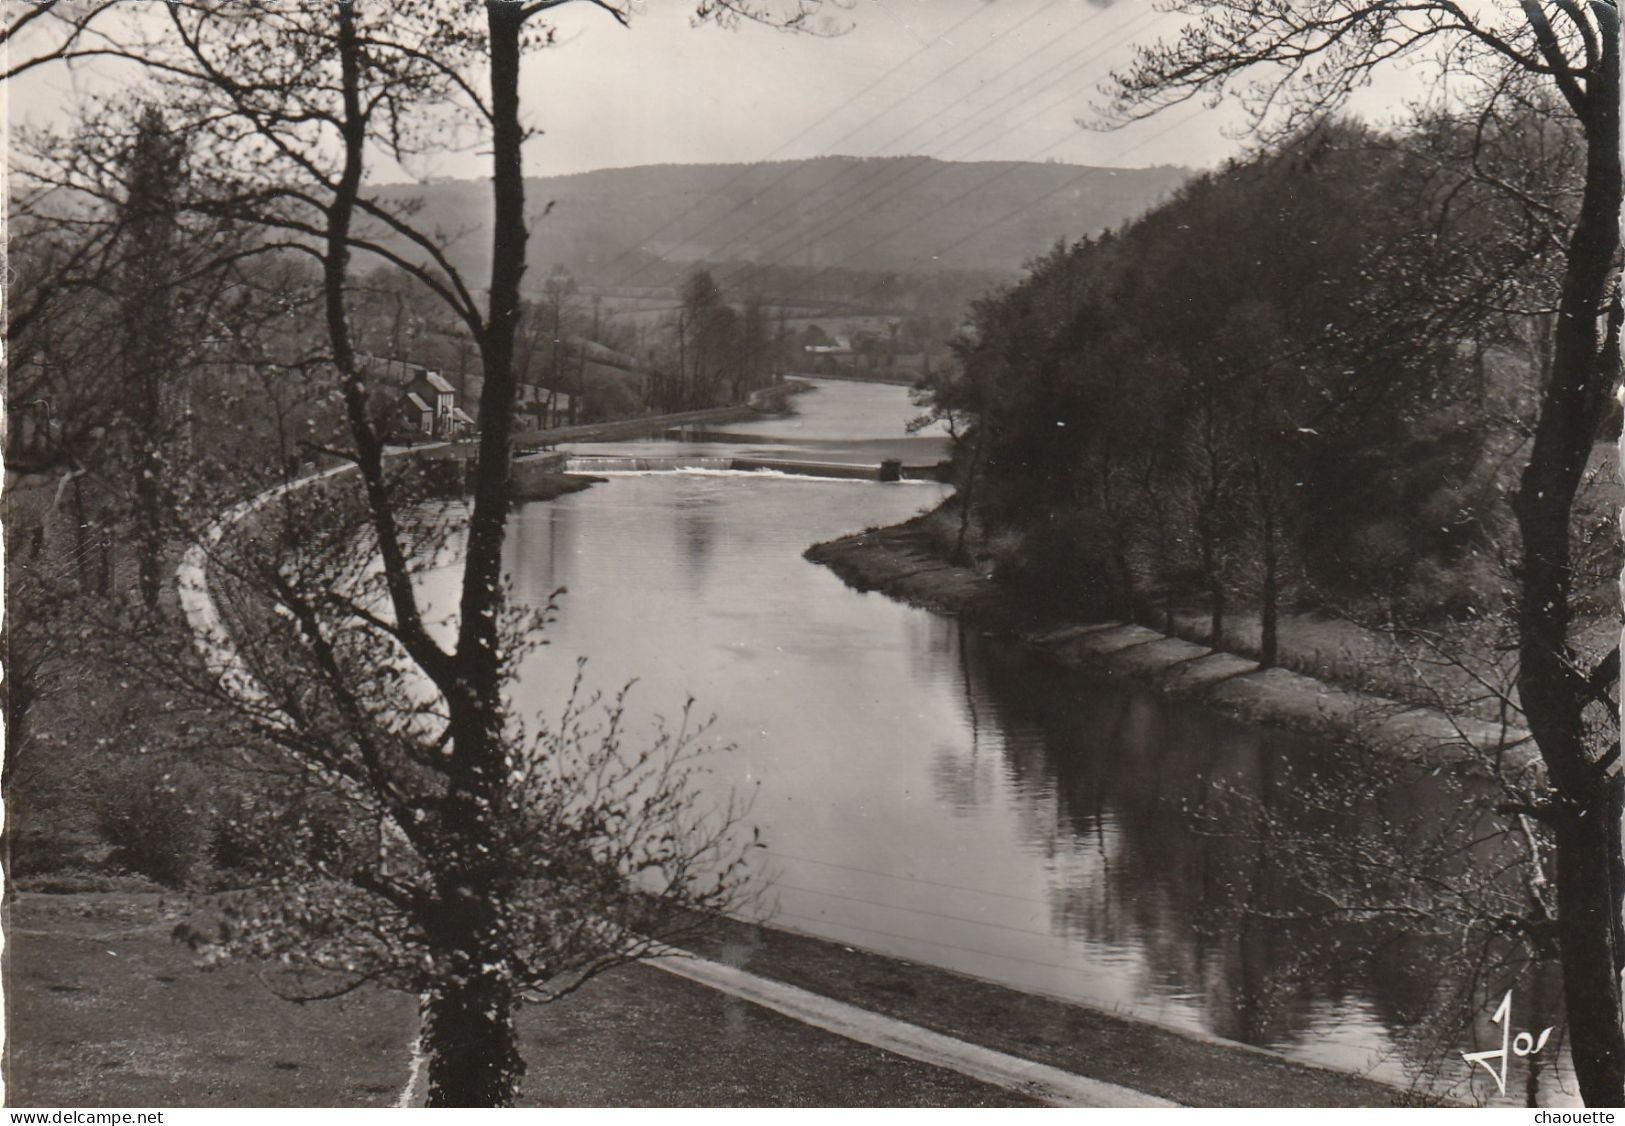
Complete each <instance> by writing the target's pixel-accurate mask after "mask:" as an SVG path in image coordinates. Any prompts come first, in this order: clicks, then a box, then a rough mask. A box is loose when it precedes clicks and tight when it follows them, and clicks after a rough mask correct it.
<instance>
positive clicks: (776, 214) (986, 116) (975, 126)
mask: <svg viewBox="0 0 1625 1126" xmlns="http://www.w3.org/2000/svg"><path fill="white" fill-rule="evenodd" d="M1041 11H1042V9H1041ZM1037 14H1038V13H1036V12H1035V13H1034V15H1037ZM1104 14H1105V9H1101V10H1100V11H1097V12H1095V14H1094V15H1091V16H1088V17H1086V18H1084V19H1083V20H1081V21H1079V22H1078V23H1077V24H1075V25H1073V27H1071V28H1070V29H1068V30H1067V31H1065V32H1063V33H1062V35H1061V37H1060V39H1057V40H1052V41H1050V42H1046V43H1044V44H1042V45H1040V46H1039V47H1038V48H1037V49H1035V50H1033V51H1029V52H1028V53H1027V54H1025V55H1022V56H1021V57H1020V58H1018V59H1016V60H1015V61H1014V62H1012V63H1011V64H1010V65H1009V66H1007V67H1005V68H1004V69H1003V70H1002V71H1000V72H998V73H997V74H995V75H993V76H992V77H991V78H989V79H988V80H987V81H988V82H997V81H999V79H1001V78H1003V77H1004V76H1005V75H1007V74H1009V73H1010V72H1011V71H1013V70H1015V69H1017V68H1018V67H1020V66H1022V65H1023V64H1025V63H1026V62H1028V60H1030V59H1032V58H1034V57H1035V56H1037V55H1039V54H1042V53H1043V52H1044V51H1046V50H1048V49H1049V48H1051V47H1052V46H1054V45H1055V43H1057V42H1060V41H1062V40H1064V39H1065V38H1066V37H1067V36H1070V35H1072V34H1073V33H1074V32H1076V31H1078V30H1080V29H1081V28H1083V27H1085V26H1086V25H1088V24H1089V23H1091V22H1093V21H1094V20H1096V19H1098V18H1100V16H1102V15H1104ZM1150 14H1151V15H1153V16H1156V17H1157V18H1159V19H1160V18H1164V16H1158V15H1157V13H1155V12H1153V13H1150ZM1144 18H1145V17H1144V16H1141V17H1139V18H1138V19H1137V20H1136V21H1133V22H1140V21H1141V20H1143V19H1144ZM1130 26H1132V24H1131V25H1130ZM1012 30H1014V29H1012ZM1126 35H1127V29H1125V32H1124V34H1123V35H1119V36H1118V37H1117V39H1114V40H1109V41H1108V42H1107V43H1106V44H1105V45H1104V46H1103V47H1102V48H1101V49H1100V50H1098V51H1096V52H1094V53H1093V54H1091V55H1088V56H1086V57H1085V58H1084V59H1082V60H1079V59H1076V58H1073V57H1068V58H1065V59H1061V60H1059V61H1057V62H1056V63H1054V64H1052V65H1051V66H1049V67H1047V68H1045V69H1044V70H1043V71H1041V72H1039V74H1038V75H1036V76H1034V77H1032V78H1029V79H1027V80H1026V81H1024V82H1022V83H1020V84H1018V85H1017V86H1016V87H1015V88H1014V89H1012V90H1010V91H1007V92H1006V93H1005V94H1004V95H1002V96H1001V97H999V98H997V99H995V100H994V101H993V102H992V103H991V104H989V105H986V106H983V107H982V108H981V109H979V110H977V111H976V112H975V113H973V114H972V115H971V116H969V117H967V118H964V119H962V120H960V121H958V122H955V123H954V124H952V125H948V126H945V127H944V128H942V129H941V130H940V131H939V132H938V133H937V135H936V136H935V137H933V138H931V140H930V141H929V142H928V143H927V144H928V147H933V148H935V147H937V146H939V145H941V144H943V143H944V141H945V138H947V137H949V136H952V135H953V134H955V133H957V132H958V131H960V130H962V129H964V128H965V127H966V126H967V125H968V126H969V127H970V131H971V133H972V134H973V135H974V134H975V133H976V132H977V131H978V130H980V129H982V128H984V127H985V126H986V125H987V124H989V123H990V121H991V119H992V117H993V111H994V109H995V108H997V107H999V106H1002V105H1003V104H1004V103H1005V102H1006V101H1008V100H1009V99H1010V98H1011V97H1014V96H1015V95H1017V94H1019V93H1021V92H1022V91H1023V90H1025V89H1027V88H1028V87H1029V86H1031V85H1033V83H1035V82H1040V81H1042V80H1043V79H1044V78H1046V77H1047V76H1049V75H1051V74H1053V73H1054V72H1055V70H1056V69H1057V68H1059V67H1061V66H1065V65H1067V64H1069V63H1070V64H1071V65H1072V70H1071V71H1069V72H1068V74H1067V75H1066V76H1065V77H1064V78H1062V79H1057V80H1056V81H1057V82H1059V81H1065V79H1066V78H1070V77H1071V76H1072V75H1073V74H1075V73H1076V72H1077V71H1078V70H1080V69H1082V68H1083V67H1084V66H1086V65H1088V63H1090V62H1092V61H1093V60H1095V59H1096V58H1099V57H1100V55H1101V54H1103V53H1104V52H1105V51H1107V50H1109V49H1110V48H1111V47H1112V46H1115V45H1116V44H1117V43H1118V42H1120V41H1121V40H1122V39H1123V38H1125V37H1126ZM962 61H963V60H962ZM946 74H947V72H944V73H943V74H942V75H938V76H937V77H938V78H939V79H940V78H942V77H944V76H945V75H946ZM1051 85H1053V83H1051ZM1045 88H1048V87H1047V86H1046V87H1045ZM871 120H872V119H871ZM930 120H931V119H930V118H926V119H924V120H922V121H918V122H915V123H914V124H913V125H910V126H908V127H907V128H905V129H904V130H903V131H902V132H900V133H897V134H895V135H893V136H892V137H891V138H889V139H888V140H886V141H883V142H881V143H880V144H879V145H876V146H875V147H874V149H873V151H872V153H871V156H878V155H880V154H881V153H884V152H885V151H886V150H888V149H893V148H896V147H897V146H898V145H899V144H900V143H901V141H902V140H903V139H904V138H905V137H908V136H909V135H910V134H912V133H913V132H915V131H916V130H917V129H919V128H920V127H921V126H922V125H925V124H927V122H929V121H930ZM866 124H867V123H866ZM917 167H918V166H916V165H912V164H910V163H909V162H908V161H907V160H906V159H904V160H903V161H902V162H901V171H900V172H899V171H898V166H897V165H894V164H893V163H892V162H891V161H887V162H886V163H884V164H883V165H882V166H881V167H880V168H878V169H869V170H868V175H866V176H864V177H863V178H862V179H860V180H858V181H857V182H856V183H854V184H850V185H847V186H846V187H844V188H841V189H840V190H838V191H837V192H835V193H834V194H833V195H832V196H831V197H830V198H829V199H827V200H826V201H824V202H823V203H821V204H819V205H818V206H817V207H815V208H814V209H813V211H815V212H816V211H817V210H819V209H822V208H827V207H830V206H832V205H834V204H836V203H837V202H838V201H840V200H841V199H842V198H843V197H844V196H848V195H849V194H850V193H852V192H855V191H858V190H860V189H861V188H863V187H864V186H865V185H866V184H869V183H872V182H873V181H874V180H875V179H877V178H879V177H885V176H888V175H890V174H891V173H894V172H896V173H897V174H896V175H891V178H890V180H888V181H887V183H885V184H881V185H878V186H877V187H876V188H875V189H874V190H872V191H869V192H867V193H865V194H864V195H863V196H862V197H860V198H859V199H857V200H854V201H851V202H849V203H844V204H841V206H840V207H839V209H838V210H837V212H836V215H837V216H842V215H845V214H846V213H847V212H848V211H850V210H852V209H853V208H854V207H856V206H857V204H858V203H861V202H862V201H863V200H864V199H868V198H869V197H871V196H873V195H874V194H875V192H876V191H879V190H881V189H882V188H884V187H887V186H890V184H893V183H897V182H899V181H901V180H902V179H906V178H907V177H908V176H909V175H910V174H911V173H912V172H914V171H915V170H916V169H917ZM858 170H859V171H860V172H861V171H863V168H862V166H859V169H858ZM850 171H851V169H842V170H840V171H839V172H838V173H837V174H836V175H835V176H832V177H830V178H828V179H826V180H824V181H823V182H821V183H820V184H818V185H817V186H816V187H814V188H813V189H812V190H810V191H808V192H805V193H803V194H802V195H800V196H798V197H797V198H796V199H794V200H791V201H789V202H788V203H786V204H784V205H783V206H781V207H778V208H776V209H775V210H773V211H772V212H770V213H768V214H767V215H764V216H762V217H761V218H759V219H757V220H756V221H755V222H754V223H752V224H751V225H750V226H749V227H747V228H746V229H745V230H743V231H740V232H738V233H736V234H734V235H733V236H732V237H730V238H729V239H727V240H726V241H725V242H723V243H722V244H721V245H720V246H718V247H717V248H716V249H715V250H713V251H712V257H713V259H715V260H717V261H722V260H723V258H724V256H725V254H726V252H727V250H728V249H729V248H730V247H732V246H734V245H736V244H738V243H741V242H744V241H746V240H747V239H748V238H749V237H750V236H751V235H752V234H754V233H755V232H756V231H757V230H759V229H761V228H762V227H763V226H766V225H767V224H769V223H772V222H773V221H775V220H777V219H779V218H780V217H781V216H783V215H784V214H786V213H787V212H790V211H792V210H797V205H798V204H799V203H800V202H801V201H802V200H804V199H808V198H810V197H811V196H813V195H816V194H817V193H818V192H819V191H821V190H822V189H823V188H825V187H827V186H829V185H830V184H832V183H834V182H835V181H836V180H838V179H840V178H841V177H842V176H845V175H847V174H848V173H849V172H850ZM942 171H943V170H941V169H937V170H933V171H932V172H931V173H929V174H928V175H927V176H925V177H924V178H922V179H921V180H919V181H918V182H917V183H916V184H914V185H911V186H913V187H916V188H918V187H920V186H923V185H924V184H925V183H927V182H928V181H929V180H930V179H931V178H932V177H933V176H935V175H938V174H940V173H941V172H942ZM723 218H726V216H723ZM719 221H720V220H719ZM822 221H823V220H819V222H822ZM713 225H715V224H713ZM700 233H702V234H703V233H704V232H703V231H702V232H700ZM696 237H698V236H696ZM814 237H815V236H812V235H811V234H810V233H803V234H797V233H796V232H795V231H793V230H792V231H789V232H787V233H786V236H785V238H786V241H795V240H796V239H801V240H802V242H803V245H807V244H810V242H811V241H813V240H814ZM799 249H800V248H798V250H799ZM770 253H776V251H775V252H770ZM789 257H791V256H790V255H787V256H786V257H785V258H783V259H780V260H779V261H778V262H775V263H772V265H782V264H784V263H785V262H786V261H787V260H788V258H789ZM748 268H749V267H747V269H748ZM736 276H737V275H736Z"/></svg>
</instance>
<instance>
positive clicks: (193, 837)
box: [96, 764, 213, 887]
mask: <svg viewBox="0 0 1625 1126" xmlns="http://www.w3.org/2000/svg"><path fill="white" fill-rule="evenodd" d="M198 798H199V788H198V787H197V785H196V784H195V783H193V782H191V781H190V780H188V779H184V778H182V777H179V776H177V775H175V774H172V773H170V772H168V771H164V770H163V769H162V768H161V767H159V766H157V765H156V764H154V765H151V766H143V767H139V768H137V769H134V770H131V771H128V772H127V773H124V774H120V775H114V776H113V778H112V780H111V782H110V783H109V785H108V786H107V789H106V790H104V791H103V793H102V794H101V796H100V798H99V799H98V800H97V803H96V825H97V828H98V829H99V830H100V832H101V835H102V839H103V840H104V841H106V843H107V844H108V845H110V846H111V847H112V850H113V851H112V853H111V855H110V856H109V857H108V860H109V861H110V862H111V863H113V864H115V865H117V866H118V867H121V868H124V869H125V870H127V871H130V872H135V873H137V874H138V875H142V876H146V877H147V878H148V879H151V880H153V881H155V882H157V883H160V884H164V885H166V886H169V887H184V886H186V885H187V884H189V883H191V882H192V881H193V880H194V879H195V878H196V877H197V876H198V875H199V870H200V868H202V867H204V866H205V865H206V864H207V861H208V858H209V847H210V843H211V838H212V835H213V832H212V825H211V821H212V818H211V816H210V814H209V812H208V810H207V809H206V808H205V807H204V805H203V803H202V802H201V801H199V800H198Z"/></svg>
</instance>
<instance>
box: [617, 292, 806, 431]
mask: <svg viewBox="0 0 1625 1126" xmlns="http://www.w3.org/2000/svg"><path fill="white" fill-rule="evenodd" d="M667 329H668V331H667V333H666V334H665V335H666V340H665V342H664V345H663V346H662V347H661V348H659V349H657V351H656V353H655V356H656V360H655V372H654V374H653V376H652V377H651V378H650V380H649V382H648V386H647V398H648V405H649V406H650V407H651V408H653V409H654V410H658V411H683V410H695V409H699V408H702V407H712V406H719V405H721V404H724V403H737V402H741V401H743V400H744V398H745V396H746V395H747V394H749V393H750V392H751V391H754V390H756V389H757V388H760V387H766V386H768V385H769V384H771V383H773V382H774V380H775V379H777V377H778V376H779V375H780V374H781V373H782V372H783V371H784V364H785V359H786V356H787V347H788V334H787V330H786V328H785V325H784V321H783V318H782V317H777V318H775V316H774V315H773V313H772V311H771V310H770V309H769V308H768V307H767V306H766V305H765V304H763V302H762V299H761V297H760V296H759V295H757V294H754V293H752V294H749V295H747V296H746V297H745V299H744V300H743V301H742V302H741V303H739V304H738V305H737V306H736V305H734V304H732V303H731V302H730V301H729V300H728V294H727V293H726V292H725V291H724V290H723V288H722V287H721V286H720V285H718V284H717V280H716V278H714V277H713V276H712V275H711V272H710V271H709V270H705V269H699V270H695V271H694V272H693V273H691V274H690V275H689V276H688V280H687V281H685V282H684V283H683V289H682V304H681V306H680V307H679V308H678V310H677V313H676V315H675V316H674V317H673V318H672V321H671V323H670V324H669V325H668V326H667Z"/></svg>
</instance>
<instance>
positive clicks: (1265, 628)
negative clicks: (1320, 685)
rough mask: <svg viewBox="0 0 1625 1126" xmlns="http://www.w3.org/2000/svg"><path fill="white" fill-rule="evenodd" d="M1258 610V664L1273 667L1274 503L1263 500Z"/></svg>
mask: <svg viewBox="0 0 1625 1126" xmlns="http://www.w3.org/2000/svg"><path fill="white" fill-rule="evenodd" d="M1263 594H1264V597H1263V605H1262V606H1261V607H1260V609H1259V634H1258V663H1259V665H1260V666H1261V667H1263V668H1266V669H1267V668H1273V667H1274V666H1275V663H1276V661H1277V659H1278V658H1279V648H1280V642H1279V638H1278V630H1277V619H1278V617H1279V614H1280V601H1281V577H1280V560H1279V551H1278V549H1277V547H1276V542H1275V506H1274V505H1272V504H1271V503H1270V502H1269V500H1268V499H1265V500H1264V591H1263Z"/></svg>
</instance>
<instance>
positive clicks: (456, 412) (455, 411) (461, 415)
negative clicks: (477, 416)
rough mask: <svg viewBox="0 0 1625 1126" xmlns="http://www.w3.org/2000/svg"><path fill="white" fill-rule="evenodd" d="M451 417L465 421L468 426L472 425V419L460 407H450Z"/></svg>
mask: <svg viewBox="0 0 1625 1126" xmlns="http://www.w3.org/2000/svg"><path fill="white" fill-rule="evenodd" d="M451 417H452V418H454V419H456V420H457V421H458V422H466V423H468V424H469V425H470V426H473V425H474V420H473V419H472V418H470V417H469V416H468V412H467V411H465V410H464V409H463V408H462V407H452V408H451Z"/></svg>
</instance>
